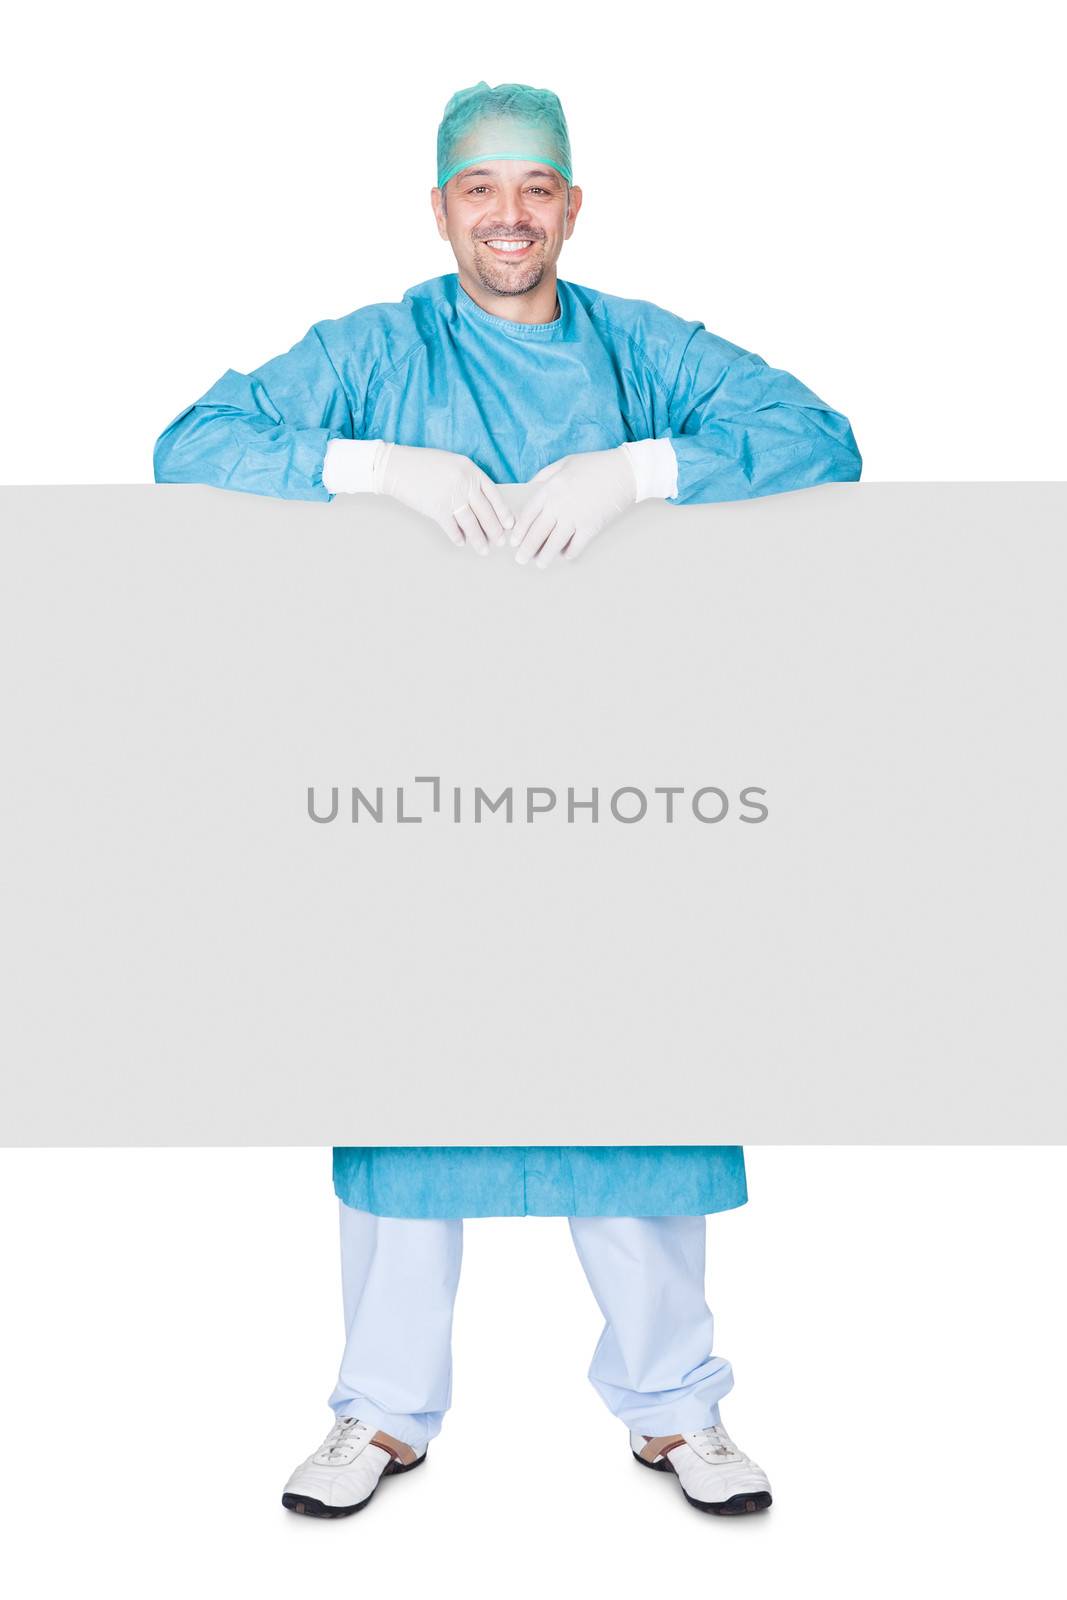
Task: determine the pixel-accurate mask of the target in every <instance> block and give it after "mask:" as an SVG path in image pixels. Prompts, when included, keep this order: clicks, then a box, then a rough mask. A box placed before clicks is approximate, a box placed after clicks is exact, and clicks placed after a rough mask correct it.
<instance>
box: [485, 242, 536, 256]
mask: <svg viewBox="0 0 1067 1600" xmlns="http://www.w3.org/2000/svg"><path fill="white" fill-rule="evenodd" d="M478 242H479V243H480V244H485V245H488V246H489V248H490V250H493V251H495V252H496V254H497V255H500V256H504V255H509V256H515V255H520V256H521V255H525V253H526V251H527V250H532V249H533V246H534V245H535V244H536V242H537V241H536V240H535V239H480V240H479V241H478Z"/></svg>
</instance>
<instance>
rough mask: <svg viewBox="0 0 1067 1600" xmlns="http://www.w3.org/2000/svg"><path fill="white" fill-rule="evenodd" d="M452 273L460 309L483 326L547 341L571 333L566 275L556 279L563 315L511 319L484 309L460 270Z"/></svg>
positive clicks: (518, 336)
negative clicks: (546, 319) (546, 318)
mask: <svg viewBox="0 0 1067 1600" xmlns="http://www.w3.org/2000/svg"><path fill="white" fill-rule="evenodd" d="M451 277H452V280H453V283H454V285H455V303H456V309H457V311H458V312H459V314H460V315H461V316H464V317H469V318H470V319H471V320H472V321H474V322H479V323H481V324H482V325H483V327H490V328H493V329H495V331H496V332H497V333H501V334H503V335H504V337H505V338H509V339H537V340H539V341H542V342H543V341H544V340H546V339H548V340H551V339H561V338H566V337H567V332H568V328H569V326H570V321H571V316H570V310H571V307H570V295H569V292H568V289H567V285H566V283H565V282H564V281H563V279H562V278H557V279H556V293H557V295H558V296H559V316H558V317H557V318H556V319H555V321H554V322H511V321H510V320H509V319H508V318H507V317H496V316H494V315H493V313H492V312H491V311H483V310H482V307H481V306H480V305H479V304H478V302H477V300H472V299H471V297H470V295H469V294H468V293H467V291H466V289H465V288H464V287H463V285H462V284H461V283H460V281H459V273H458V272H453V273H452V274H451Z"/></svg>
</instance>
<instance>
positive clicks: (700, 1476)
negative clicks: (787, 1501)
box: [630, 1422, 771, 1517]
mask: <svg viewBox="0 0 1067 1600" xmlns="http://www.w3.org/2000/svg"><path fill="white" fill-rule="evenodd" d="M630 1449H631V1450H632V1451H633V1454H634V1459H635V1461H640V1463H641V1465H642V1466H643V1467H653V1468H654V1469H655V1470H656V1471H657V1472H674V1473H675V1475H676V1476H677V1478H678V1482H679V1483H680V1484H681V1488H682V1493H683V1494H684V1495H685V1498H686V1499H687V1500H688V1501H689V1504H690V1505H691V1506H696V1508H697V1510H698V1511H714V1512H716V1513H717V1514H718V1515H719V1516H721V1517H734V1516H739V1515H741V1514H742V1513H744V1512H746V1511H766V1509H767V1507H768V1506H769V1505H770V1504H771V1486H770V1483H769V1482H768V1481H767V1474H766V1473H765V1472H764V1471H763V1470H762V1468H760V1467H758V1466H757V1465H756V1463H755V1462H754V1461H753V1460H752V1459H751V1458H750V1457H749V1456H746V1455H745V1453H744V1451H743V1450H739V1449H738V1448H737V1446H736V1445H735V1444H734V1442H733V1440H732V1439H731V1438H730V1435H729V1434H728V1433H727V1431H726V1429H725V1428H724V1427H723V1425H722V1423H721V1422H718V1423H716V1424H715V1426H714V1427H713V1428H701V1429H700V1431H699V1433H670V1434H665V1435H662V1436H661V1437H659V1438H650V1437H649V1435H648V1434H647V1433H634V1432H632V1431H631V1433H630Z"/></svg>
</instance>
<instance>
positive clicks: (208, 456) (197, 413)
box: [152, 327, 356, 500]
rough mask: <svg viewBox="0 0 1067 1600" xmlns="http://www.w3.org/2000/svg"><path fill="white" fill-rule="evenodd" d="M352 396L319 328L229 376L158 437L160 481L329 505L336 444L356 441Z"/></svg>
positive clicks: (156, 459) (156, 468) (156, 461)
mask: <svg viewBox="0 0 1067 1600" xmlns="http://www.w3.org/2000/svg"><path fill="white" fill-rule="evenodd" d="M355 421H356V419H355V418H354V416H353V410H352V402H351V398H350V396H349V395H348V393H347V392H346V390H345V387H344V384H343V383H342V381H341V378H340V376H339V375H338V372H337V369H336V368H335V367H334V364H333V362H332V361H331V359H330V356H329V354H328V352H327V350H326V346H325V345H324V344H323V341H322V338H321V336H320V335H319V333H318V331H317V329H316V328H315V327H312V328H309V330H308V332H307V333H306V334H305V335H304V337H303V339H301V340H300V342H299V343H298V344H295V345H294V346H293V347H292V349H291V350H288V351H286V353H285V354H284V355H280V356H275V357H274V358H273V359H272V360H270V361H267V362H265V363H264V364H263V366H261V367H257V368H256V369H255V371H254V372H249V373H244V372H234V371H233V370H232V369H231V370H230V371H227V372H224V373H223V375H222V377H221V378H219V380H218V382H217V383H215V384H213V385H212V387H211V388H210V389H209V390H208V391H207V393H206V394H205V395H202V396H201V398H200V399H199V400H197V401H196V402H195V403H194V404H193V405H191V406H187V407H186V408H185V410H184V411H181V412H179V413H178V415H177V416H176V417H175V418H174V421H173V422H171V423H170V424H169V425H168V426H167V427H166V428H165V429H164V430H163V432H162V433H161V434H160V436H159V438H158V439H157V440H156V445H155V449H154V452H153V457H152V464H153V469H154V472H155V480H156V482H157V483H209V484H214V485H215V486H216V487H217V488H220V489H241V490H244V491H245V492H246V493H248V494H265V495H274V496H277V497H279V498H281V499H283V500H332V499H333V496H332V494H330V493H329V491H328V490H327V489H326V488H325V486H324V485H323V481H322V464H323V460H324V459H325V455H326V446H327V445H328V444H329V442H330V440H331V439H351V438H352V437H353V436H354V431H355Z"/></svg>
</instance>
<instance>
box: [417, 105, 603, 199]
mask: <svg viewBox="0 0 1067 1600" xmlns="http://www.w3.org/2000/svg"><path fill="white" fill-rule="evenodd" d="M476 161H541V162H543V163H544V164H545V166H546V167H555V169H556V171H557V172H560V173H562V174H563V176H564V177H565V178H566V180H567V182H568V183H570V181H571V141H570V136H569V135H568V133H567V120H566V118H565V117H564V115H563V107H562V106H561V105H560V103H559V100H558V98H557V97H556V95H554V94H553V93H552V91H551V89H531V87H530V85H529V84H528V83H498V84H497V86H496V88H495V89H491V88H490V87H489V85H488V84H487V83H485V82H482V83H476V84H475V85H474V87H473V88H472V89H460V90H459V91H458V93H456V94H454V95H453V96H452V98H451V100H450V101H449V102H448V104H447V106H446V107H445V114H444V116H443V117H442V118H441V126H440V127H439V128H438V130H437V186H438V188H440V189H443V188H444V186H445V184H446V183H447V182H448V180H449V178H454V177H455V175H456V173H457V172H461V171H462V170H463V168H464V167H470V166H473V165H474V163H475V162H476Z"/></svg>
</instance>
